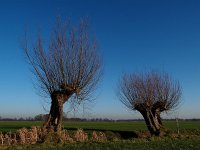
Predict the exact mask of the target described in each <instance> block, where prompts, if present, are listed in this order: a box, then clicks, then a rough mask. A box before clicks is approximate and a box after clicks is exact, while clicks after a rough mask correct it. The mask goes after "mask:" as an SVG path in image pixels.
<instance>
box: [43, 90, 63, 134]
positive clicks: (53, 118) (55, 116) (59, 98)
mask: <svg viewBox="0 0 200 150" xmlns="http://www.w3.org/2000/svg"><path fill="white" fill-rule="evenodd" d="M66 97H67V96H64V95H62V94H59V93H53V94H52V95H51V108H50V112H49V116H48V119H47V121H46V122H45V123H44V125H43V127H44V128H46V129H53V130H54V131H60V130H61V125H62V118H63V105H64V102H65V101H66Z"/></svg>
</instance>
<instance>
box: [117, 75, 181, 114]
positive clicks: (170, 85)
mask: <svg viewBox="0 0 200 150" xmlns="http://www.w3.org/2000/svg"><path fill="white" fill-rule="evenodd" d="M119 96H120V101H121V102H122V103H123V104H124V105H125V106H126V107H128V108H129V109H131V110H138V111H140V112H141V111H143V110H152V109H154V110H156V109H159V111H160V112H163V111H168V110H172V109H175V108H176V107H177V106H178V104H179V103H180V98H181V87H180V84H179V82H177V81H173V80H172V79H171V78H170V77H169V75H168V74H166V73H159V72H150V73H146V74H129V75H127V74H126V75H124V76H123V77H122V79H121V81H120V85H119Z"/></svg>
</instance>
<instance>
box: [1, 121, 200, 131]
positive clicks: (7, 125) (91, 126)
mask: <svg viewBox="0 0 200 150" xmlns="http://www.w3.org/2000/svg"><path fill="white" fill-rule="evenodd" d="M40 125H42V122H39V121H0V131H2V132H8V131H11V132H13V131H16V130H17V129H19V128H22V127H26V128H30V127H31V126H40ZM63 126H64V127H65V129H67V130H76V129H77V128H82V129H84V130H112V131H141V130H143V131H144V130H147V128H146V125H145V123H144V122H143V121H133V122H74V121H72V122H71V121H70V122H64V123H63ZM164 126H165V127H166V128H167V129H170V130H176V129H177V127H176V122H175V121H165V122H164ZM179 126H180V130H190V129H200V121H179Z"/></svg>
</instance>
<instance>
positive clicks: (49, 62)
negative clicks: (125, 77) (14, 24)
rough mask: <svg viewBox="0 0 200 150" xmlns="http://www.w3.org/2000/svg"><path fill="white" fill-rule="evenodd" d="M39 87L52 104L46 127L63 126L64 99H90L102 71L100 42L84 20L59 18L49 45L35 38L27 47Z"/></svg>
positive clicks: (75, 100)
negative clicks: (99, 51) (65, 20)
mask: <svg viewBox="0 0 200 150" xmlns="http://www.w3.org/2000/svg"><path fill="white" fill-rule="evenodd" d="M24 51H25V54H26V57H27V59H28V61H29V63H30V65H31V67H32V68H33V72H34V74H35V76H36V79H37V83H38V84H37V85H38V89H39V90H40V91H41V92H44V93H46V94H47V95H49V97H50V99H51V107H50V112H49V116H48V119H47V121H46V122H45V124H44V128H50V127H53V129H54V130H55V131H57V130H60V129H61V123H62V118H63V105H64V103H65V102H67V101H69V99H71V100H72V102H78V103H79V102H81V101H83V100H85V99H90V96H91V93H92V91H93V90H94V88H95V87H96V85H97V83H98V81H99V79H100V77H101V74H102V64H101V58H100V55H99V53H98V51H97V44H96V42H95V40H94V38H93V37H92V36H91V34H90V31H89V29H88V24H87V22H86V21H84V20H80V23H79V24H78V25H76V26H72V24H71V23H69V22H66V23H63V22H61V21H60V20H57V22H56V25H55V27H54V28H53V31H52V33H51V39H50V40H49V42H47V44H45V43H44V42H43V39H42V37H41V36H40V35H39V36H37V37H36V41H35V42H34V44H33V46H28V43H27V41H26V44H25V46H24Z"/></svg>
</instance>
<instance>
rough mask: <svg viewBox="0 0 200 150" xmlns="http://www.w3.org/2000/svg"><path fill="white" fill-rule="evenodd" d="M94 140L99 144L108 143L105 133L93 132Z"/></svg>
mask: <svg viewBox="0 0 200 150" xmlns="http://www.w3.org/2000/svg"><path fill="white" fill-rule="evenodd" d="M92 140H93V141H98V142H105V141H107V138H106V135H105V133H103V132H96V131H93V132H92Z"/></svg>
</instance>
